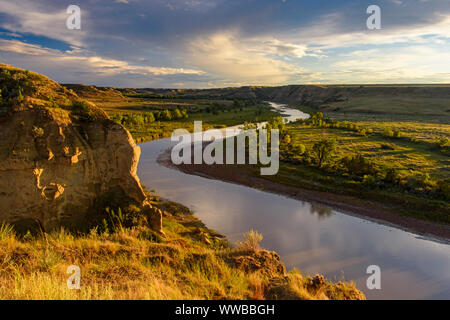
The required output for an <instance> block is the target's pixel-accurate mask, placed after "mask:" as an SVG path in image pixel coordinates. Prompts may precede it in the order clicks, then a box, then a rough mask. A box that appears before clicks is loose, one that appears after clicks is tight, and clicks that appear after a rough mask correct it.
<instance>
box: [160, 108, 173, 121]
mask: <svg viewBox="0 0 450 320" xmlns="http://www.w3.org/2000/svg"><path fill="white" fill-rule="evenodd" d="M161 117H162V119H163V120H167V121H170V120H172V114H171V113H170V111H169V110H167V109H165V110H164V111H163V113H162V115H161Z"/></svg>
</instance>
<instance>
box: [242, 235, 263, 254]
mask: <svg viewBox="0 0 450 320" xmlns="http://www.w3.org/2000/svg"><path fill="white" fill-rule="evenodd" d="M262 239H263V236H262V234H260V233H259V232H258V231H255V230H250V231H249V232H247V233H245V234H244V241H238V242H237V243H236V245H237V248H238V249H240V250H245V251H257V250H260V249H261V247H260V246H259V244H260V242H261V241H262Z"/></svg>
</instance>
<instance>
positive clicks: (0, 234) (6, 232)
mask: <svg viewBox="0 0 450 320" xmlns="http://www.w3.org/2000/svg"><path fill="white" fill-rule="evenodd" d="M14 236H15V232H14V228H13V227H12V226H11V225H9V224H7V223H2V224H1V225H0V241H1V240H4V239H8V238H11V237H14Z"/></svg>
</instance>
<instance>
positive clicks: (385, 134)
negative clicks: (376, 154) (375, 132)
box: [382, 127, 394, 138]
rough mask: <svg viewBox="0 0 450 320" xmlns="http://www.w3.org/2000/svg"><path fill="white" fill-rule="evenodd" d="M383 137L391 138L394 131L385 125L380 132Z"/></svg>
mask: <svg viewBox="0 0 450 320" xmlns="http://www.w3.org/2000/svg"><path fill="white" fill-rule="evenodd" d="M382 135H383V137H386V138H392V137H394V131H393V130H392V129H391V128H390V127H386V128H384V130H383V133H382Z"/></svg>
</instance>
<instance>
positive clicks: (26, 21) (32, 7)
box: [0, 0, 88, 45]
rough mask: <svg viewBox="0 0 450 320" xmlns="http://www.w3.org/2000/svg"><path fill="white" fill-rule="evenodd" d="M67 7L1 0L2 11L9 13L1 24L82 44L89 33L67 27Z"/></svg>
mask: <svg viewBox="0 0 450 320" xmlns="http://www.w3.org/2000/svg"><path fill="white" fill-rule="evenodd" d="M66 9H67V6H66V7H64V6H45V5H39V4H38V3H37V2H36V1H30V0H15V1H0V12H1V13H5V14H7V15H8V19H5V20H4V21H2V22H0V26H1V27H2V28H5V29H8V30H10V31H12V32H16V33H31V34H35V35H40V36H45V37H47V38H51V39H56V40H61V41H65V42H67V43H70V44H74V45H82V42H83V39H84V38H85V37H86V36H87V33H86V31H83V30H76V31H74V30H68V29H67V28H66V20H67V18H68V17H69V15H68V14H67V13H66ZM87 15H88V12H87V11H84V10H83V11H82V17H83V18H87Z"/></svg>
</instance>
